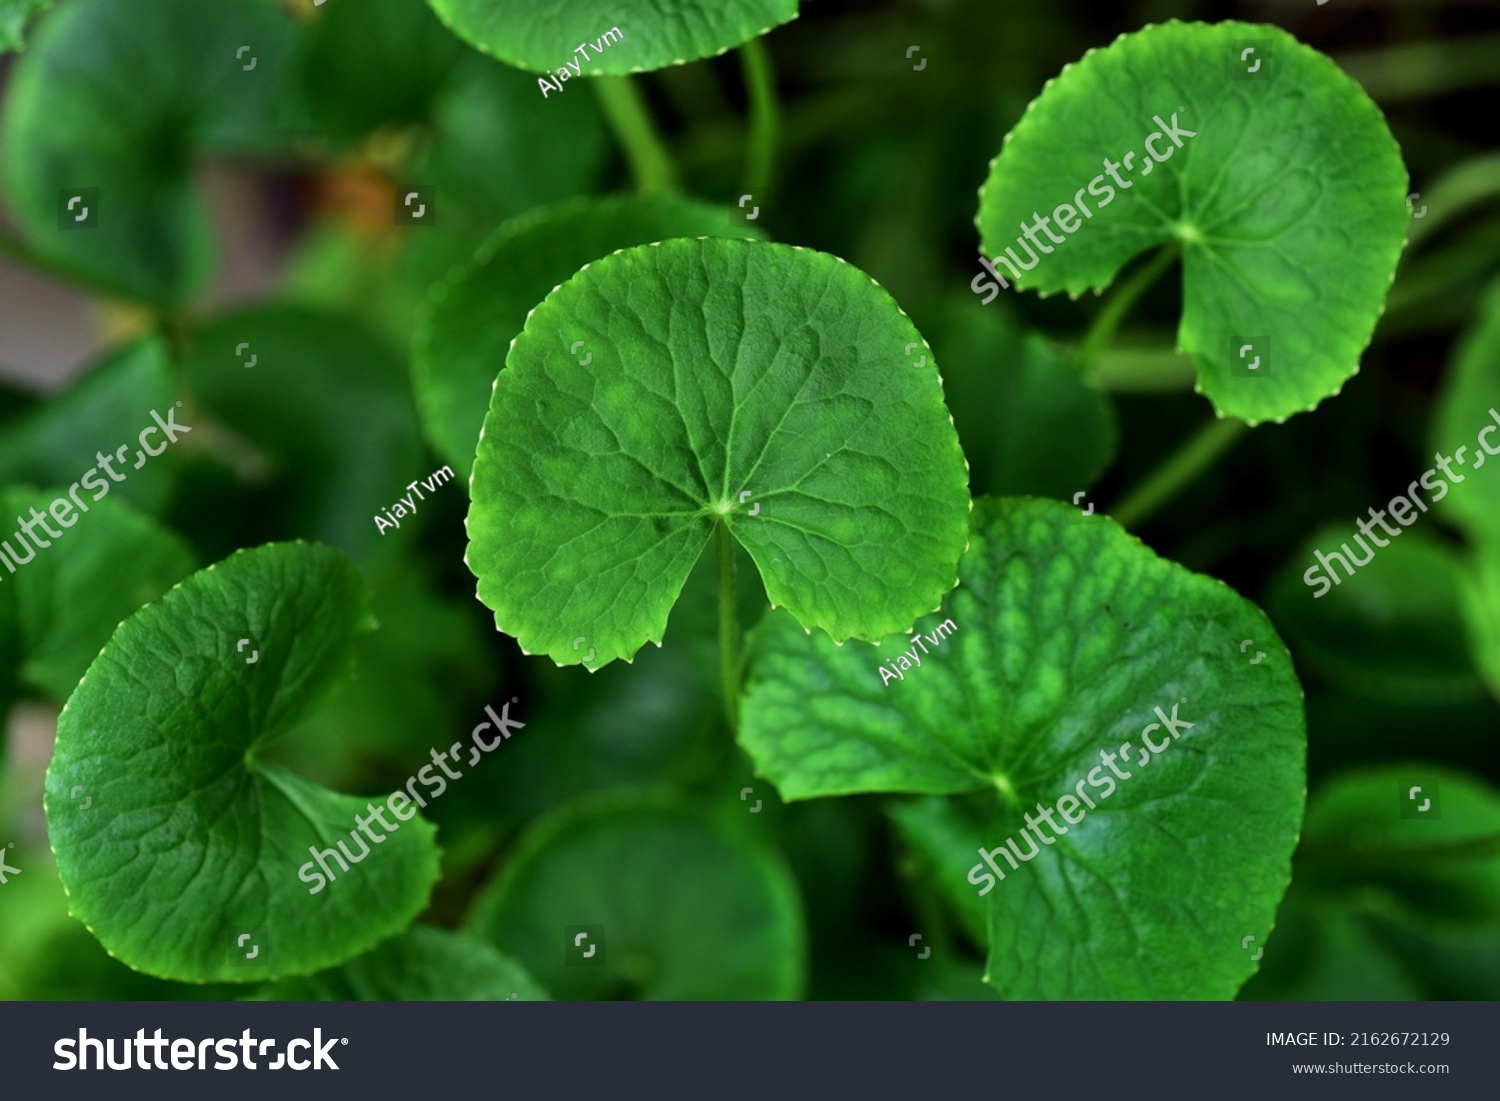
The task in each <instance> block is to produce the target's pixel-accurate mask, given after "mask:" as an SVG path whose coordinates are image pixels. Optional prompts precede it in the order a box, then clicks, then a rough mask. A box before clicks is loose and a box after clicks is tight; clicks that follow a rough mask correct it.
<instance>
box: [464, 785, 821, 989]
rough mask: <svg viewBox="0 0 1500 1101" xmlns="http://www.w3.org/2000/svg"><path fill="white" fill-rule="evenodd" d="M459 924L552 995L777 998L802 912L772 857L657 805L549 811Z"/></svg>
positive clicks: (799, 974) (797, 942)
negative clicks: (465, 920) (508, 957)
mask: <svg viewBox="0 0 1500 1101" xmlns="http://www.w3.org/2000/svg"><path fill="white" fill-rule="evenodd" d="M469 925H470V928H471V929H472V930H473V931H474V932H476V933H478V934H479V935H481V936H483V937H484V938H485V939H487V940H488V941H490V943H492V944H494V945H496V946H498V947H499V948H500V949H501V950H502V951H505V952H509V953H512V954H514V955H515V956H516V957H517V958H518V959H520V960H521V961H522V962H523V963H524V964H525V965H526V967H527V968H528V970H530V971H531V973H532V974H534V975H535V976H536V977H537V978H538V979H539V980H541V982H542V983H543V984H544V985H545V986H546V987H547V988H548V989H550V990H551V991H552V992H553V994H554V995H555V996H556V997H559V998H570V999H578V998H619V997H635V998H642V999H648V1000H704V1001H710V1000H720V999H745V1000H749V999H783V998H795V997H798V996H799V995H800V993H801V990H802V984H803V971H804V968H805V960H804V954H805V953H804V946H803V930H802V911H801V906H800V904H799V902H798V899H797V888H796V884H795V883H794V881H793V880H792V878H791V876H790V875H789V874H788V873H787V871H786V869H785V867H784V866H783V865H782V863H781V861H780V860H779V859H777V857H776V856H775V855H774V854H773V853H771V852H770V851H768V850H766V849H765V848H763V847H762V846H761V845H760V844H759V843H758V842H754V841H751V840H750V839H748V838H747V837H745V836H738V835H734V834H730V833H728V832H727V831H726V830H725V829H724V828H723V827H721V826H718V825H715V824H713V823H711V822H709V821H707V820H705V819H704V818H702V817H701V816H699V815H697V814H694V813H691V812H688V811H685V810H681V809H678V808H676V807H675V806H673V805H671V804H670V803H667V802H664V801H658V800H652V799H646V798H642V797H638V796H619V797H605V798H600V799H595V800H589V801H587V802H580V803H577V804H570V805H567V806H564V807H561V808H559V809H558V810H557V811H555V812H554V813H552V814H551V815H549V816H548V817H546V818H545V819H543V820H542V821H540V822H538V823H537V824H536V825H535V826H533V827H532V828H531V829H530V830H529V831H528V832H527V834H526V835H525V837H524V838H523V839H522V841H521V843H520V845H519V847H518V848H517V850H516V851H515V853H514V854H513V855H512V856H511V857H510V860H509V862H508V863H507V864H506V865H505V868H504V870H503V871H502V872H501V874H500V877H499V878H498V879H497V880H495V882H494V883H492V884H491V885H490V886H489V887H488V888H486V890H485V892H484V894H483V895H482V896H481V897H480V900H479V901H478V902H477V903H476V905H475V911H474V914H473V915H472V917H471V919H470V923H469ZM575 927H576V928H575ZM591 959H594V960H598V962H597V964H591V963H590V962H589V961H590V960H591Z"/></svg>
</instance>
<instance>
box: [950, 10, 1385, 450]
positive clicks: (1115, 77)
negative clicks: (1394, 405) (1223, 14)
mask: <svg viewBox="0 0 1500 1101" xmlns="http://www.w3.org/2000/svg"><path fill="white" fill-rule="evenodd" d="M1247 51H1248V52H1247ZM1148 140H1149V141H1150V143H1151V145H1150V149H1148V148H1147V144H1146V143H1147V142H1148ZM1156 158H1160V159H1156ZM1110 164H1112V165H1114V171H1115V175H1114V176H1113V177H1112V176H1111V175H1109V174H1108V173H1109V167H1108V166H1109V165H1110ZM1116 181H1118V183H1117V182H1116ZM1408 190H1409V189H1408V187H1407V177H1406V169H1405V167H1404V166H1403V165H1402V163H1401V154H1400V151H1399V149H1398V148H1397V146H1396V143H1395V140H1394V139H1393V138H1392V136H1391V132H1390V129H1389V128H1388V127H1387V126H1386V123H1385V119H1384V118H1383V117H1382V116H1381V114H1380V110H1379V108H1377V107H1376V106H1375V104H1374V103H1373V102H1371V100H1370V98H1369V97H1368V96H1367V95H1365V93H1364V91H1363V90H1362V89H1361V88H1360V87H1359V85H1357V84H1355V83H1354V81H1353V80H1351V79H1350V78H1349V77H1348V76H1346V75H1345V74H1344V73H1343V72H1342V71H1340V70H1339V68H1338V67H1337V66H1336V65H1334V64H1333V62H1332V61H1330V60H1329V59H1328V58H1326V57H1324V56H1323V55H1322V54H1320V53H1318V52H1317V51H1315V50H1313V49H1310V48H1309V47H1307V46H1304V45H1302V44H1301V43H1299V42H1298V41H1297V40H1296V39H1294V38H1293V37H1292V36H1291V35H1289V34H1287V33H1286V32H1285V31H1283V30H1281V29H1279V28H1277V27H1267V26H1257V25H1253V24H1248V23H1219V24H1215V25H1213V26H1206V25H1204V24H1196V23H1195V24H1182V23H1176V22H1172V23H1167V24H1165V25H1162V26H1153V27H1147V28H1145V29H1144V30H1142V31H1139V32H1137V33H1135V34H1129V35H1122V36H1121V37H1120V38H1119V39H1118V40H1117V41H1116V42H1115V43H1114V44H1113V45H1111V46H1109V47H1108V48H1106V49H1103V50H1091V51H1090V52H1089V53H1088V54H1086V55H1085V56H1084V57H1083V59H1082V60H1081V61H1079V62H1078V63H1077V64H1076V65H1070V66H1068V67H1067V68H1066V69H1064V70H1063V72H1062V73H1061V74H1060V75H1059V76H1058V77H1057V78H1056V79H1055V80H1052V81H1050V82H1048V84H1047V87H1046V88H1045V89H1044V90H1043V91H1042V94H1041V95H1040V96H1038V97H1037V99H1036V100H1035V101H1034V102H1033V103H1032V104H1031V106H1030V107H1029V108H1028V109H1027V111H1026V114H1025V116H1024V117H1023V118H1022V119H1021V121H1020V122H1019V123H1018V124H1017V125H1016V127H1015V129H1014V130H1012V131H1011V133H1010V134H1008V135H1007V136H1006V139H1005V145H1004V146H1003V148H1002V149H1001V151H1000V154H999V155H998V156H997V157H996V158H995V160H994V163H993V164H992V165H991V166H990V173H989V177H988V179H987V180H986V181H985V184H984V188H983V190H982V191H981V193H980V201H979V216H978V224H979V230H980V236H981V241H982V244H983V247H984V251H985V252H986V253H987V254H988V255H990V256H993V257H996V258H997V265H998V266H999V270H1000V272H1001V274H1002V275H1005V276H1006V277H1007V278H1011V279H1012V281H1013V282H1014V283H1015V284H1016V285H1017V286H1019V287H1022V288H1025V289H1028V290H1030V289H1034V290H1037V291H1040V292H1041V293H1043V294H1048V293H1052V292H1056V291H1067V292H1068V293H1069V294H1071V295H1073V296H1074V297H1077V296H1078V295H1079V294H1081V293H1082V292H1083V291H1085V290H1089V289H1093V290H1095V291H1099V290H1102V289H1103V288H1105V287H1107V286H1109V284H1110V283H1111V282H1112V281H1113V280H1114V279H1115V277H1116V275H1117V274H1118V273H1119V271H1120V269H1121V268H1123V267H1124V266H1125V264H1126V263H1127V262H1129V261H1130V259H1131V258H1132V257H1134V256H1137V255H1138V254H1140V253H1141V252H1143V251H1146V250H1148V249H1152V248H1154V247H1157V246H1159V245H1163V244H1166V243H1169V242H1176V243H1179V244H1180V245H1181V247H1182V253H1183V275H1182V325H1181V327H1180V329H1179V330H1178V343H1179V345H1180V347H1181V349H1182V350H1184V351H1186V352H1188V353H1189V354H1191V355H1192V357H1193V361H1194V362H1195V363H1196V364H1197V366H1198V387H1199V389H1200V390H1201V391H1202V392H1203V393H1204V394H1206V395H1207V396H1208V398H1209V399H1210V400H1211V401H1212V402H1213V403H1214V406H1215V408H1216V409H1218V410H1219V412H1220V413H1221V414H1232V415H1234V416H1237V417H1241V418H1243V419H1244V420H1246V421H1249V422H1251V423H1255V422H1258V421H1263V420H1268V419H1275V420H1285V419H1286V418H1287V417H1288V416H1290V415H1291V414H1293V413H1296V412H1299V411H1302V410H1305V409H1310V408H1312V407H1313V406H1314V405H1316V404H1317V403H1318V402H1319V401H1321V400H1322V399H1323V398H1325V397H1327V396H1329V395H1331V394H1335V393H1337V392H1338V391H1339V389H1340V387H1342V386H1343V384H1344V382H1345V380H1347V379H1348V378H1349V377H1350V376H1351V375H1353V374H1354V373H1355V371H1357V370H1358V369H1359V356H1360V353H1361V352H1362V351H1363V350H1364V348H1365V345H1367V344H1368V343H1369V340H1370V336H1371V333H1372V332H1373V331H1374V328H1375V322H1376V320H1377V319H1378V318H1379V316H1380V313H1381V310H1382V309H1383V306H1384V302H1385V293H1386V291H1387V290H1388V289H1389V287H1390V284H1391V278H1392V276H1393V275H1394V273H1395V270H1396V261H1397V260H1398V258H1399V257H1400V255H1401V250H1402V247H1403V245H1404V244H1405V241H1406V228H1407V225H1408V222H1409V218H1410V211H1409V210H1408V208H1407V206H1406V194H1407V191H1408ZM1038 216H1042V217H1046V218H1047V219H1049V222H1048V223H1047V224H1046V225H1045V226H1044V225H1043V224H1041V223H1038V222H1037V221H1036V219H1037V218H1038ZM1054 219H1055V224H1053V220H1054ZM1023 224H1025V225H1032V226H1034V229H1033V233H1032V235H1031V238H1030V239H1027V238H1026V237H1025V236H1023ZM1070 225H1071V226H1072V228H1071V229H1069V228H1068V227H1069V226H1070ZM1059 229H1061V232H1058V230H1059ZM1031 240H1034V241H1035V242H1036V245H1035V248H1033V246H1032V244H1031ZM1007 249H1009V250H1010V252H1009V253H1007V251H1006V250H1007ZM1001 257H1004V258H1005V261H1004V262H1003V263H1002V262H1001V261H1000V258H1001ZM1028 261H1030V265H1029V266H1030V268H1031V269H1033V270H1019V269H1020V268H1025V267H1026V266H1027V265H1028ZM1247 346H1249V347H1250V348H1252V349H1253V353H1252V352H1247V353H1246V354H1245V355H1244V357H1243V358H1241V357H1240V355H1239V353H1240V350H1241V349H1244V348H1246V347H1247ZM1255 360H1259V364H1258V366H1257V367H1256V368H1255V371H1254V373H1252V372H1251V370H1250V369H1249V365H1250V363H1251V362H1253V361H1255Z"/></svg>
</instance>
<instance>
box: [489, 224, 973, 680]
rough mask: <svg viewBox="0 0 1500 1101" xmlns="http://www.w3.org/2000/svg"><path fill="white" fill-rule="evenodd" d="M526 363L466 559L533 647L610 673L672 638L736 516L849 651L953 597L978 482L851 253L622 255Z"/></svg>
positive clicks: (908, 345)
mask: <svg viewBox="0 0 1500 1101" xmlns="http://www.w3.org/2000/svg"><path fill="white" fill-rule="evenodd" d="M903 349H904V350H905V352H904V351H903ZM906 353H912V354H906ZM919 360H920V361H919ZM506 368H507V369H506V370H504V371H502V372H501V373H500V375H499V377H498V378H497V379H496V382H495V387H494V393H493V395H492V397H491V399H490V410H489V414H488V415H487V416H486V418H485V422H484V431H483V435H482V436H481V437H480V441H479V450H478V453H477V455H476V457H475V462H474V474H473V477H472V478H471V479H470V486H469V489H470V497H471V499H472V501H473V504H472V505H471V507H470V509H469V517H468V531H469V550H468V554H467V556H466V561H467V562H468V564H469V568H470V569H471V570H473V571H474V573H475V575H476V576H477V577H478V578H479V598H480V600H481V601H483V602H484V603H485V604H486V605H488V606H489V607H490V608H492V609H494V611H495V622H496V625H497V626H498V627H499V628H500V629H501V630H502V631H505V632H506V633H508V634H511V635H514V636H515V638H516V639H517V640H518V641H519V642H520V644H521V646H522V648H523V649H524V650H525V651H526V652H528V653H544V654H547V655H548V656H549V657H551V658H552V659H553V660H554V661H556V662H557V663H558V664H560V665H561V664H581V663H585V662H586V663H588V664H590V665H591V667H592V666H597V665H602V664H604V663H605V662H608V661H611V660H613V659H615V658H620V657H623V658H629V657H631V656H632V655H633V654H634V653H635V652H636V651H637V650H638V649H640V647H641V646H642V645H644V644H645V643H646V642H648V641H655V642H658V643H659V642H660V640H661V638H662V633H663V631H664V630H665V627H666V622H667V613H668V612H669V611H670V610H671V607H672V604H673V603H674V602H675V601H676V599H677V596H678V593H679V592H681V590H682V586H683V583H684V582H685V580H686V579H687V576H688V572H689V571H690V570H691V569H692V566H693V563H694V562H695V561H696V560H697V559H698V556H699V554H700V553H701V552H702V550H703V548H704V545H705V544H706V543H707V542H708V540H709V539H710V538H711V537H712V536H713V533H714V527H715V524H716V523H722V524H724V525H725V526H726V527H727V528H728V530H729V532H730V533H731V534H732V536H733V537H734V538H735V539H737V540H738V541H739V542H740V543H741V544H742V545H743V546H744V547H745V548H746V549H747V550H748V551H749V552H750V556H751V558H752V559H754V561H755V564H756V566H757V567H758V568H759V570H760V575H761V579H762V581H763V582H764V583H765V586H766V591H767V593H768V595H769V596H770V598H771V602H772V603H773V604H775V605H785V606H786V607H787V608H788V609H789V610H790V611H791V612H792V613H793V614H794V615H796V617H797V619H798V620H799V621H800V622H801V623H803V624H804V625H805V626H807V627H808V628H812V627H819V628H822V629H823V630H825V631H827V632H828V633H829V634H830V635H832V636H833V637H834V638H836V639H839V640H843V639H846V638H850V637H857V638H870V637H880V636H882V635H884V634H887V633H889V632H890V631H894V630H900V629H903V628H906V627H908V626H909V625H910V624H911V622H912V620H913V618H914V617H915V616H917V615H920V614H921V613H923V612H925V611H927V610H929V609H931V608H933V607H934V606H935V605H936V604H937V603H938V602H939V601H940V600H941V598H942V594H943V593H944V592H946V591H947V590H948V589H950V588H951V587H952V586H953V582H954V575H955V568H956V564H957V561H958V558H959V555H960V554H962V553H963V548H964V543H965V540H966V531H965V528H966V526H967V511H968V491H967V489H966V482H967V470H966V468H965V464H964V458H963V453H962V452H961V451H960V449H959V446H958V439H957V436H956V435H955V434H954V431H953V423H952V420H951V419H950V418H949V416H948V411H947V408H946V407H945V406H944V405H943V394H942V383H941V381H940V380H939V378H938V375H937V371H936V365H935V364H933V363H931V352H930V350H929V349H928V348H927V347H926V345H925V343H924V342H923V340H922V337H921V334H920V333H918V332H917V330H916V329H915V328H914V327H913V326H912V324H911V322H910V321H909V320H908V319H907V318H906V315H905V314H903V313H902V312H901V311H900V309H899V308H898V307H897V306H896V304H895V303H894V302H892V301H891V299H890V297H889V296H888V295H886V294H885V292H884V291H882V290H881V289H880V288H879V287H878V286H877V285H876V284H875V283H874V282H873V281H872V280H871V279H870V278H869V277H868V276H866V275H865V274H864V273H862V272H860V271H859V270H858V269H857V268H853V267H851V266H849V265H848V264H846V263H844V262H843V261H841V260H838V259H837V258H836V257H833V256H828V255H826V254H824V253H819V252H811V251H807V250H803V249H797V248H790V247H787V246H784V245H771V244H764V243H758V242H752V241H728V240H714V239H700V240H696V241H687V240H674V241H667V242H664V243H662V244H661V245H659V246H657V245H652V246H646V247H640V248H633V249H627V250H625V251H623V252H618V253H615V254H614V255H612V256H609V257H606V258H605V259H603V260H601V261H599V262H598V263H596V264H591V265H589V266H588V267H586V268H585V269H584V270H583V271H581V272H579V273H578V274H577V275H575V276H574V277H573V278H572V279H570V280H568V282H566V283H564V284H563V285H562V286H561V287H559V288H557V289H556V290H555V291H554V292H553V293H552V294H550V295H548V296H547V299H546V301H544V302H543V303H542V304H541V305H539V306H538V307H537V308H536V309H535V310H533V311H532V313H531V316H530V317H529V318H528V319H527V322H526V327H525V329H524V330H523V331H522V333H521V335H520V336H518V337H517V338H516V340H515V342H514V344H513V345H512V347H511V351H510V354H509V356H508V357H507V359H506ZM580 637H584V638H587V639H588V646H589V647H590V648H591V650H592V652H593V653H595V654H596V655H597V656H596V658H594V659H590V658H589V657H588V656H587V655H586V654H585V653H584V652H583V651H582V649H581V647H580V646H577V645H575V642H576V640H577V639H579V638H580Z"/></svg>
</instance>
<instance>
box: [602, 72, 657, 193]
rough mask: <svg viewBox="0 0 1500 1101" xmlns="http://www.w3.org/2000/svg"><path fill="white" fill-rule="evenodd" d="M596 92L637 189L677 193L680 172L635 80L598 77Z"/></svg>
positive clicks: (623, 77) (622, 77) (621, 77)
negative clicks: (673, 163)
mask: <svg viewBox="0 0 1500 1101" xmlns="http://www.w3.org/2000/svg"><path fill="white" fill-rule="evenodd" d="M594 90H595V92H596V93H597V94H598V96H599V107H600V109H601V110H603V112H604V117H605V119H606V120H608V122H609V127H610V129H611V130H612V131H614V135H615V139H616V140H617V141H618V142H619V143H620V146H621V148H623V149H624V150H625V157H626V159H627V160H629V161H630V171H631V174H632V175H633V176H634V177H635V183H636V186H637V187H638V188H640V189H641V190H642V191H673V190H675V189H676V187H677V171H676V169H675V168H673V166H672V158H671V157H670V156H668V155H667V147H666V146H665V145H664V144H663V143H662V140H661V135H659V134H658V133H657V132H656V125H655V124H654V123H653V122H652V121H651V113H650V111H648V110H647V109H646V100H645V98H644V97H643V96H642V95H641V91H640V88H639V87H638V86H637V85H636V84H635V82H634V80H633V79H632V78H631V77H628V76H601V77H595V78H594Z"/></svg>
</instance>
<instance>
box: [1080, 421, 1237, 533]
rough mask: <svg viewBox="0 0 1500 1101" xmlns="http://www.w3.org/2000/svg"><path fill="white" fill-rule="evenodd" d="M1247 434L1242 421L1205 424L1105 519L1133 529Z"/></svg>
mask: <svg viewBox="0 0 1500 1101" xmlns="http://www.w3.org/2000/svg"><path fill="white" fill-rule="evenodd" d="M1247 431H1249V426H1248V425H1246V424H1245V422H1244V421H1237V420H1232V419H1225V420H1212V421H1209V422H1208V423H1207V424H1205V425H1204V426H1203V427H1202V428H1200V429H1198V431H1197V432H1195V433H1194V434H1193V435H1192V436H1191V437H1190V438H1189V439H1188V441H1187V442H1186V443H1184V444H1183V445H1182V446H1181V447H1179V448H1178V449H1177V450H1176V451H1175V452H1174V453H1173V454H1172V455H1171V456H1170V457H1169V458H1168V459H1167V461H1166V462H1164V463H1162V465H1161V466H1159V467H1157V468H1156V470H1154V471H1153V472H1152V473H1151V474H1150V476H1149V477H1147V479H1146V480H1145V481H1144V482H1142V483H1141V484H1140V485H1138V486H1136V487H1135V489H1133V490H1132V491H1131V492H1130V493H1128V494H1126V496H1125V499H1124V500H1123V501H1121V502H1120V503H1119V504H1118V505H1116V506H1115V507H1114V508H1112V509H1110V510H1109V515H1110V516H1112V517H1113V518H1114V519H1115V520H1116V521H1117V522H1118V523H1119V524H1120V525H1121V526H1122V527H1126V528H1132V527H1135V526H1136V525H1137V524H1139V523H1141V522H1142V521H1143V520H1145V519H1147V518H1148V517H1149V516H1150V515H1151V514H1152V513H1154V512H1155V511H1156V510H1157V509H1158V508H1160V507H1161V506H1162V505H1164V504H1166V502H1167V501H1169V500H1171V499H1172V498H1173V497H1175V496H1176V495H1177V494H1178V493H1179V492H1181V491H1182V489H1183V488H1184V487H1185V486H1187V485H1188V484H1189V483H1190V482H1192V481H1193V479H1194V478H1196V477H1198V475H1200V474H1202V473H1203V472H1204V471H1205V470H1206V469H1207V468H1208V467H1209V466H1210V465H1211V464H1212V463H1213V461H1214V460H1215V459H1217V458H1218V457H1219V456H1220V455H1222V454H1223V453H1224V452H1225V451H1227V450H1229V448H1230V447H1231V446H1232V445H1233V444H1234V443H1235V442H1236V441H1237V440H1238V439H1239V438H1240V437H1241V436H1243V435H1244V434H1245V433H1246V432H1247Z"/></svg>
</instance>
